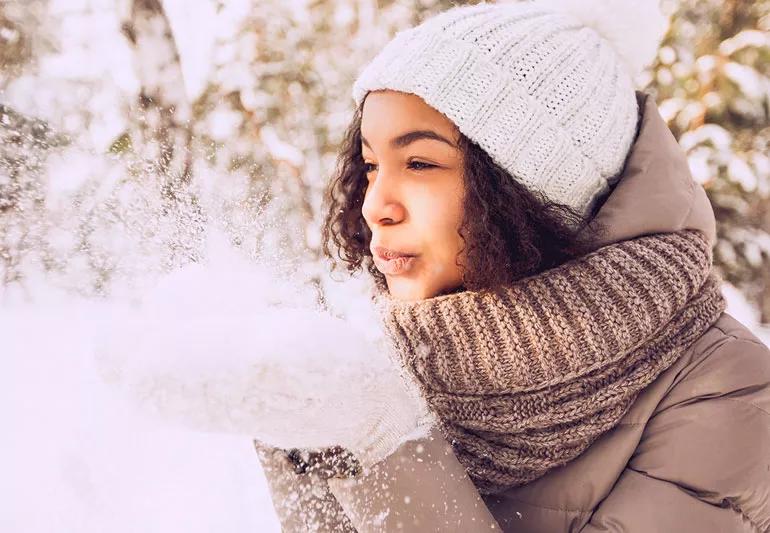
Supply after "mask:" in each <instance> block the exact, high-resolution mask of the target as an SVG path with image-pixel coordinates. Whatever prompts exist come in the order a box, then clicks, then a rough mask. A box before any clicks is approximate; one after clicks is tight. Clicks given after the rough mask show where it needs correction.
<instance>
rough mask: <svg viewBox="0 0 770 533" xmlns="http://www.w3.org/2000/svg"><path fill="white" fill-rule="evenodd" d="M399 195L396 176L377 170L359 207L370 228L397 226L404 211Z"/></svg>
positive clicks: (402, 217)
mask: <svg viewBox="0 0 770 533" xmlns="http://www.w3.org/2000/svg"><path fill="white" fill-rule="evenodd" d="M401 194H402V191H401V190H400V188H399V186H398V176H396V175H393V174H390V175H389V174H386V173H385V172H383V170H379V171H378V173H377V176H376V177H375V178H374V180H373V181H371V182H369V186H368V187H367V189H366V194H365V196H364V203H363V206H362V207H361V213H362V214H363V216H364V219H365V220H366V223H367V224H368V225H369V227H370V228H371V227H373V226H375V225H380V224H382V225H389V224H398V223H399V222H401V221H402V220H403V219H404V216H405V214H406V210H405V209H404V205H403V203H402V201H401Z"/></svg>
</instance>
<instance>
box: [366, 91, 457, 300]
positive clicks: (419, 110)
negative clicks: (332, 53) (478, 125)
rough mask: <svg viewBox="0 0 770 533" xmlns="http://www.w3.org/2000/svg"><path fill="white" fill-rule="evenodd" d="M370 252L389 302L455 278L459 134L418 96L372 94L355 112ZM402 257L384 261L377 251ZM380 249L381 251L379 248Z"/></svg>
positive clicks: (429, 291)
mask: <svg viewBox="0 0 770 533" xmlns="http://www.w3.org/2000/svg"><path fill="white" fill-rule="evenodd" d="M361 136H362V147H361V149H362V152H363V158H364V162H365V163H366V171H367V173H366V178H367V181H368V185H367V188H366V192H365V196H364V203H363V206H362V209H361V210H362V214H363V217H364V219H365V220H366V224H367V225H368V226H369V229H370V230H371V232H372V242H371V251H372V255H373V256H374V261H375V265H376V266H377V268H378V270H380V271H381V272H382V273H383V274H384V275H385V279H386V281H387V284H388V291H389V293H390V295H391V297H393V298H394V299H398V300H422V299H425V298H430V297H433V296H437V295H439V294H442V293H445V292H449V291H451V290H452V289H455V288H457V287H458V286H459V285H461V283H462V268H461V266H458V265H457V264H456V263H457V262H459V263H460V265H463V264H464V254H461V255H459V261H458V254H460V250H461V248H462V246H463V241H462V238H461V237H460V234H459V232H458V230H459V229H460V223H461V221H462V202H463V189H464V187H463V155H462V153H461V151H460V149H459V148H458V145H457V141H458V138H459V131H458V130H457V127H456V126H455V125H454V123H452V121H450V120H449V119H448V118H446V117H445V116H444V115H442V114H441V113H439V112H438V111H436V110H435V109H433V108H432V107H430V106H429V105H427V104H426V103H425V102H424V101H423V100H422V99H421V98H420V97H418V96H415V95H413V94H407V93H402V92H397V91H390V90H384V91H374V92H371V93H369V95H368V96H367V97H366V100H365V102H364V107H363V110H362V117H361ZM378 247H383V248H387V249H390V250H392V251H395V252H401V253H403V254H409V255H411V256H413V257H411V258H401V259H387V257H389V255H388V254H384V255H385V257H380V255H381V254H382V250H378ZM378 252H380V253H378Z"/></svg>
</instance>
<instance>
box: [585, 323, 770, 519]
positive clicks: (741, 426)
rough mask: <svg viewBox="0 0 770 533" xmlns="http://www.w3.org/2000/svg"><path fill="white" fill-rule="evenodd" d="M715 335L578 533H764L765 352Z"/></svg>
mask: <svg viewBox="0 0 770 533" xmlns="http://www.w3.org/2000/svg"><path fill="white" fill-rule="evenodd" d="M733 333H735V334H733ZM723 334H724V335H723V337H722V339H721V340H720V342H718V343H715V344H714V345H713V346H711V349H710V353H709V354H708V355H707V356H705V357H703V358H701V359H700V361H698V362H697V363H696V364H693V365H690V370H689V371H688V372H687V374H686V375H683V376H679V377H678V378H677V381H676V382H675V384H673V385H672V388H671V390H670V391H669V394H667V396H666V397H665V398H664V400H663V401H662V402H661V404H660V405H659V406H658V408H657V409H656V412H655V414H654V415H653V416H652V417H651V418H650V420H649V421H648V422H647V424H646V426H645V430H644V432H643V434H642V438H641V441H640V443H639V445H638V447H637V449H636V451H635V453H634V456H633V457H632V458H631V460H630V461H629V463H628V465H627V468H626V469H625V471H624V472H623V474H622V475H621V477H620V479H619V480H618V481H617V483H616V484H615V486H614V487H613V489H612V491H611V492H610V494H609V495H608V496H607V497H606V498H605V499H604V500H603V501H602V503H601V504H600V505H599V507H598V508H597V509H596V511H595V512H594V514H593V515H592V517H591V520H590V522H589V524H588V525H587V526H586V528H585V529H584V531H608V530H614V529H615V527H617V524H623V526H624V528H623V529H624V530H627V531H704V532H711V531H715V532H716V531H751V532H765V531H770V350H768V348H767V347H766V346H765V345H764V344H762V343H761V342H760V341H759V340H758V339H756V337H753V336H752V335H751V334H750V333H741V332H740V331H739V332H723ZM736 335H738V336H736Z"/></svg>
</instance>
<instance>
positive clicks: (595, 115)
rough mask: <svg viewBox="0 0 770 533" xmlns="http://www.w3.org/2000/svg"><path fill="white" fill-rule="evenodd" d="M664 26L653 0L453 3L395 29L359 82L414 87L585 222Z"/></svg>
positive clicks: (603, 188) (613, 162)
mask: <svg viewBox="0 0 770 533" xmlns="http://www.w3.org/2000/svg"><path fill="white" fill-rule="evenodd" d="M667 26H668V21H667V18H666V17H664V16H663V14H662V13H661V12H660V10H659V8H658V4H657V0H530V1H517V2H505V3H496V4H491V3H480V4H476V5H470V6H457V7H453V8H450V9H448V10H446V11H444V12H441V13H439V14H437V15H434V16H433V17H431V18H429V19H427V20H425V21H424V22H422V23H421V24H420V25H418V26H416V27H414V28H411V29H407V30H403V31H399V32H398V33H397V34H396V35H395V37H394V38H393V39H392V40H391V41H390V42H389V43H388V44H387V45H386V46H385V47H384V48H383V49H382V50H381V51H380V53H379V54H378V55H377V56H376V57H375V58H374V59H373V60H372V61H371V62H370V63H369V64H368V65H366V66H365V67H364V68H363V69H362V71H361V73H360V74H359V76H358V78H357V79H356V81H355V83H354V85H353V99H354V101H355V102H356V104H357V105H360V104H361V102H362V101H363V100H364V98H365V97H366V94H367V92H368V91H373V90H379V89H391V90H395V91H400V92H405V93H412V94H415V95H417V96H419V97H421V98H422V99H423V100H424V101H425V103H427V104H428V105H429V106H431V107H433V108H434V109H436V110H437V111H439V112H441V113H442V114H444V115H445V116H446V117H447V118H449V119H450V120H451V121H452V122H454V124H455V125H456V126H457V127H458V129H459V130H460V132H462V133H463V134H464V135H465V136H466V137H468V138H469V139H470V140H471V141H473V142H475V143H476V144H478V145H479V146H480V147H481V148H482V149H483V150H484V151H486V152H487V153H488V154H489V155H490V157H491V158H492V160H493V161H494V162H495V163H497V164H498V165H499V166H501V167H502V168H504V169H505V170H507V171H508V172H509V173H510V174H511V176H512V177H513V178H514V179H516V180H517V181H519V182H520V183H521V184H523V185H524V186H525V187H527V188H528V189H529V190H536V191H539V192H541V193H542V194H544V195H545V197H546V198H547V199H549V200H551V201H553V202H557V203H560V204H564V205H567V206H568V207H571V208H572V209H573V210H575V211H576V212H577V213H578V214H579V215H580V216H581V217H582V218H583V220H586V219H588V218H590V217H591V216H592V214H593V210H594V207H595V206H596V205H597V202H598V200H599V199H600V198H602V197H603V196H604V195H605V194H606V193H607V192H608V191H609V190H610V187H611V186H612V185H614V183H615V182H616V181H617V179H618V177H619V175H620V174H621V171H622V169H623V166H624V164H625V160H626V156H627V155H628V153H629V151H630V147H631V144H632V143H633V142H634V139H635V136H636V131H637V122H638V111H639V110H638V106H637V101H636V96H635V93H634V91H635V87H634V82H633V79H634V78H635V76H637V75H638V74H639V73H640V72H641V70H642V69H643V68H644V67H645V66H646V65H648V64H649V63H650V62H651V61H652V60H653V59H654V56H655V54H656V52H657V49H658V46H659V43H660V40H661V38H662V37H663V35H664V33H665V31H666V28H667Z"/></svg>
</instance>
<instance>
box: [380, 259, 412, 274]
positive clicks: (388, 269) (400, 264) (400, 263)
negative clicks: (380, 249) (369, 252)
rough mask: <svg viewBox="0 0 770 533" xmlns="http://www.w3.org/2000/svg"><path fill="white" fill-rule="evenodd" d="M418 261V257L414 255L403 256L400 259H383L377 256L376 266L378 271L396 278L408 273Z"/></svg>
mask: <svg viewBox="0 0 770 533" xmlns="http://www.w3.org/2000/svg"><path fill="white" fill-rule="evenodd" d="M416 259H417V257H416V256H414V255H402V256H400V257H394V258H393V259H381V258H380V257H377V256H376V255H375V256H374V266H376V267H377V270H379V271H380V272H382V273H383V274H388V275H390V276H396V275H398V274H403V273H404V272H408V271H409V270H410V269H411V268H412V265H413V264H414V262H415V260H416Z"/></svg>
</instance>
